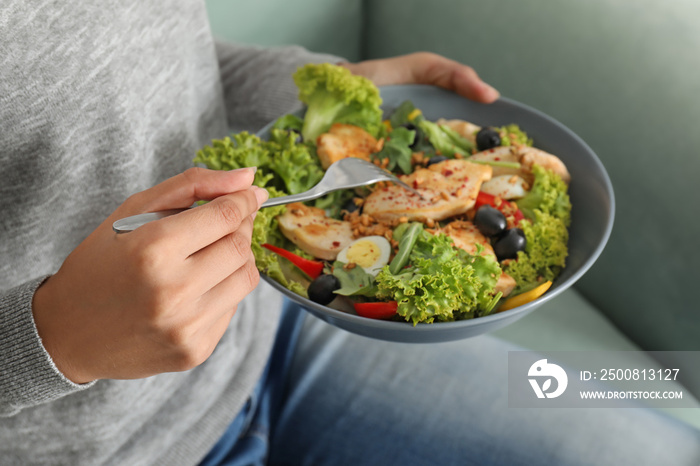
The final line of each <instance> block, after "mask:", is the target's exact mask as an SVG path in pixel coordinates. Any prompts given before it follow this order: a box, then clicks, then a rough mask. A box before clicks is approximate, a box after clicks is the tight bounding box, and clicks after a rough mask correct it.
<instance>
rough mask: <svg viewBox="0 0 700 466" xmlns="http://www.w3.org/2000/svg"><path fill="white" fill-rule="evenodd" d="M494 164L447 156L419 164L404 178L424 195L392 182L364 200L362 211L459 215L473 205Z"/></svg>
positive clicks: (413, 216) (391, 216) (393, 215)
mask: <svg viewBox="0 0 700 466" xmlns="http://www.w3.org/2000/svg"><path fill="white" fill-rule="evenodd" d="M491 172H492V170H491V167H490V166H488V165H481V164H476V163H471V162H467V161H466V160H446V161H444V162H440V163H436V164H433V165H430V166H429V167H428V168H418V169H416V171H414V172H413V173H412V174H410V175H407V176H402V177H401V179H402V180H403V181H405V182H406V183H408V184H409V185H410V186H412V187H413V188H414V189H416V190H417V191H418V192H419V193H421V195H422V196H423V197H424V198H425V199H421V198H420V197H418V196H417V195H415V194H413V193H411V192H409V191H407V190H405V189H403V188H401V187H400V186H396V185H390V186H388V187H385V188H381V189H377V190H375V191H374V192H373V193H372V194H370V195H369V196H368V197H367V198H366V199H365V202H364V204H363V212H364V213H365V214H369V215H370V216H372V217H374V218H375V219H377V220H382V221H387V220H395V219H402V218H405V219H408V220H419V221H423V220H427V219H432V220H442V219H445V218H449V217H453V216H455V215H460V214H463V213H465V212H466V211H468V210H469V209H471V208H472V207H473V206H474V202H475V201H476V196H477V194H478V193H479V188H480V187H481V183H483V182H484V181H486V180H489V179H490V178H491Z"/></svg>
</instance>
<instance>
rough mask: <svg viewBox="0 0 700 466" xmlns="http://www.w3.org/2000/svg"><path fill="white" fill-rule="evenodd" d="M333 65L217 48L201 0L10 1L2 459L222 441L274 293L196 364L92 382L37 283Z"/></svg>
mask: <svg viewBox="0 0 700 466" xmlns="http://www.w3.org/2000/svg"><path fill="white" fill-rule="evenodd" d="M329 60H337V59H336V58H335V57H331V56H322V55H311V54H309V53H307V52H305V51H304V50H302V49H300V48H297V47H286V48H279V49H265V50H262V49H255V48H251V47H235V46H232V45H230V44H226V45H225V44H220V43H215V42H214V40H213V39H212V37H211V33H210V30H209V25H208V22H207V17H206V12H205V9H204V5H203V3H202V2H201V1H197V0H172V1H169V2H152V1H138V0H103V1H100V2H88V1H83V0H62V1H60V2H58V1H40V0H3V2H2V4H1V5H0V200H1V201H2V202H1V203H0V464H2V465H12V464H22V465H25V464H65V465H79V464H89V465H97V464H119V465H138V464H168V465H173V464H175V465H178V464H194V463H196V462H197V461H198V460H199V459H201V458H202V457H203V456H204V455H205V454H206V452H207V451H208V450H209V448H210V447H211V446H212V445H213V444H214V443H215V442H216V440H217V439H218V437H219V436H220V434H221V433H222V432H223V431H224V429H225V428H226V426H227V425H228V423H229V422H230V421H231V420H232V418H233V417H234V416H235V414H236V412H237V411H238V410H239V409H240V407H241V406H242V405H243V404H244V402H245V400H246V398H247V396H248V394H249V393H250V391H251V389H252V387H253V386H254V384H255V382H256V380H257V378H258V377H259V375H260V373H261V371H262V369H263V367H264V365H265V362H266V359H267V356H268V353H269V349H270V347H271V343H272V340H273V337H274V332H275V330H276V325H277V318H278V314H279V298H278V297H277V296H276V295H275V293H274V292H272V291H271V289H270V288H266V287H264V286H262V285H261V286H260V287H259V288H258V290H257V291H256V292H255V293H253V294H252V295H251V296H249V298H248V299H247V300H246V301H245V302H244V304H243V305H242V306H240V307H239V311H238V313H237V314H236V316H235V318H234V319H233V321H232V323H231V326H230V328H229V331H228V332H227V334H226V335H225V336H224V337H223V339H222V340H221V342H220V344H219V346H218V347H217V349H216V350H215V352H214V354H213V355H212V356H211V357H210V358H209V360H208V361H207V362H205V363H204V364H202V365H201V366H199V367H197V368H196V369H194V370H192V371H189V372H184V373H169V374H163V375H159V376H154V377H150V378H147V379H143V380H131V381H117V380H100V381H97V382H96V383H93V384H88V385H84V386H79V385H75V384H73V383H72V382H70V381H69V380H68V379H66V378H65V377H64V376H63V375H62V374H61V373H60V372H59V371H58V370H57V369H56V367H55V366H54V364H53V363H52V361H51V358H50V356H49V355H48V354H47V353H46V351H45V350H44V348H43V346H42V344H41V341H40V339H39V336H38V335H37V332H36V328H35V326H34V322H33V318H32V310H31V301H32V297H33V293H34V290H35V289H36V287H37V286H38V285H39V284H40V283H41V281H42V279H43V278H45V277H46V276H47V275H50V274H51V273H53V272H55V271H56V270H57V269H58V267H59V266H60V265H61V263H62V261H63V259H64V258H65V257H66V256H67V255H68V253H69V252H70V251H71V250H72V249H73V248H75V247H76V246H77V245H78V244H79V243H80V241H81V240H82V239H83V238H85V237H86V236H87V235H88V233H90V231H92V229H94V228H95V227H96V226H97V225H98V224H99V223H100V222H101V221H102V220H103V219H104V218H105V217H106V216H107V215H108V214H109V213H110V212H111V211H113V210H114V209H115V208H116V207H117V206H118V205H119V204H120V203H121V202H123V201H124V199H126V198H127V197H128V196H129V195H130V194H132V193H135V192H138V191H141V190H143V189H146V188H148V187H150V186H152V185H154V184H156V183H157V182H159V181H162V180H163V179H165V178H167V177H170V176H173V175H175V174H177V173H179V172H181V171H183V170H185V169H186V168H188V167H190V166H191V165H192V158H193V156H194V154H195V152H196V150H197V149H198V148H200V147H201V146H203V145H204V144H207V143H208V142H209V141H210V140H211V139H212V138H216V137H222V136H224V135H226V134H227V132H228V129H229V128H231V127H235V128H238V129H242V128H248V129H254V128H257V127H259V126H260V125H262V124H263V123H265V122H267V121H268V120H270V119H272V118H275V117H276V116H278V115H279V114H281V113H284V112H287V111H290V110H291V109H292V108H293V107H295V106H296V105H297V103H296V90H295V88H294V86H293V83H292V81H291V78H290V75H291V73H292V72H293V70H294V69H295V68H296V67H297V66H298V65H300V64H302V63H304V62H309V61H315V62H321V61H329ZM94 266H95V267H100V264H99V263H96V264H94Z"/></svg>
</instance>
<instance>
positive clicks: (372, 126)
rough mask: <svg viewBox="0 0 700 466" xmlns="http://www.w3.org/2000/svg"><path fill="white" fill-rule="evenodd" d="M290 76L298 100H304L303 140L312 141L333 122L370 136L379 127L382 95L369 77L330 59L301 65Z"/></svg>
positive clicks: (380, 127)
mask: <svg viewBox="0 0 700 466" xmlns="http://www.w3.org/2000/svg"><path fill="white" fill-rule="evenodd" d="M293 78H294V83H295V84H296V86H297V88H298V89H299V100H300V101H302V102H303V103H305V104H306V113H305V115H304V121H303V126H302V130H301V132H302V134H303V136H304V140H305V141H309V142H315V141H316V138H317V137H318V136H319V135H320V134H322V133H325V132H326V131H328V129H329V128H330V127H331V125H332V124H333V123H346V124H350V125H355V126H359V127H361V128H364V129H365V130H367V132H369V133H370V134H372V135H373V136H378V135H379V132H380V131H381V130H382V129H383V125H382V110H381V108H380V106H381V104H382V99H381V97H380V95H379V88H377V86H376V85H375V84H374V83H373V82H372V81H371V80H369V79H367V78H365V77H363V76H358V75H354V74H352V73H351V72H350V70H348V69H347V68H345V67H342V66H338V65H332V64H330V63H322V64H307V65H304V66H302V67H300V68H298V69H297V71H296V72H295V73H294V75H293Z"/></svg>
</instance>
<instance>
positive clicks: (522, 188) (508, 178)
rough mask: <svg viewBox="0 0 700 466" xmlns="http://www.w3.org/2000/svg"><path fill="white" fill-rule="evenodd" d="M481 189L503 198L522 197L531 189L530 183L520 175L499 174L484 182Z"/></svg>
mask: <svg viewBox="0 0 700 466" xmlns="http://www.w3.org/2000/svg"><path fill="white" fill-rule="evenodd" d="M481 190H482V191H483V192H485V193H487V194H491V195H493V196H498V197H500V198H501V199H506V200H511V199H520V198H521V197H524V196H525V195H526V194H527V192H528V191H529V190H530V184H529V183H528V182H527V181H525V180H524V179H522V178H521V177H519V176H518V175H499V176H494V177H493V178H491V179H490V180H488V181H487V182H486V183H484V184H482V185H481Z"/></svg>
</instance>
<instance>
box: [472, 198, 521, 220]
mask: <svg viewBox="0 0 700 466" xmlns="http://www.w3.org/2000/svg"><path fill="white" fill-rule="evenodd" d="M484 205H490V206H491V207H494V208H496V209H498V210H500V211H501V212H502V213H503V215H505V216H506V218H508V217H509V216H512V217H513V225H514V226H518V224H519V223H520V221H521V220H523V219H524V218H525V215H523V213H522V212H521V211H520V209H518V205H517V204H516V203H515V202H508V201H506V200H505V199H500V202H496V196H494V195H493V194H489V193H485V192H483V191H479V194H477V195H476V202H475V203H474V209H476V210H479V207H481V206H484Z"/></svg>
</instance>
